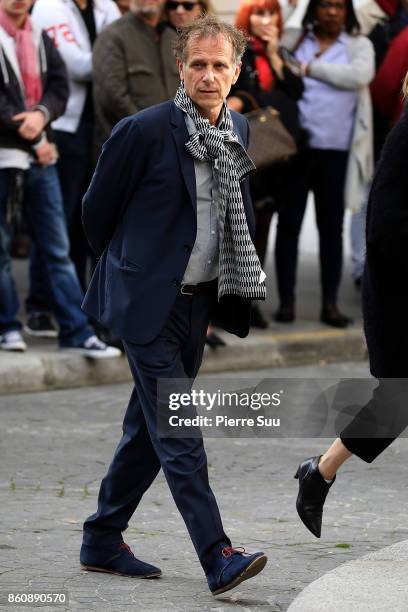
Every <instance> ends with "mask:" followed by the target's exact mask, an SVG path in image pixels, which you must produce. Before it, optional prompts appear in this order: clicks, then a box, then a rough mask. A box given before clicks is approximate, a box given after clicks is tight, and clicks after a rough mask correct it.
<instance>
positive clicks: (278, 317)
mask: <svg viewBox="0 0 408 612" xmlns="http://www.w3.org/2000/svg"><path fill="white" fill-rule="evenodd" d="M274 319H275V321H276V322H277V323H293V321H294V320H295V307H294V306H280V307H279V309H278V310H277V311H276V312H275V315H274Z"/></svg>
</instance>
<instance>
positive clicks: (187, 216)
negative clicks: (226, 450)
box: [80, 16, 267, 595]
mask: <svg viewBox="0 0 408 612" xmlns="http://www.w3.org/2000/svg"><path fill="white" fill-rule="evenodd" d="M244 48H245V39H244V36H243V34H242V33H241V32H239V31H238V30H236V29H235V28H233V27H232V26H230V25H227V24H224V23H222V22H219V21H218V20H217V19H216V18H214V17H209V16H207V17H204V18H202V19H200V20H198V21H196V22H194V23H193V24H192V25H191V26H188V27H187V28H185V29H184V30H183V31H182V33H181V34H180V37H179V40H178V44H177V48H176V56H177V62H178V66H179V70H180V77H181V84H180V88H179V90H178V92H177V94H176V97H175V99H174V100H171V101H168V102H165V103H163V104H160V105H158V106H155V107H151V108H149V109H146V110H144V111H141V112H139V113H137V114H136V115H134V116H132V117H128V118H126V119H124V120H122V121H121V122H120V123H119V124H118V125H117V126H116V127H115V129H114V130H113V132H112V136H111V138H110V139H109V140H108V141H107V143H106V144H105V146H104V148H103V152H102V155H101V158H100V160H99V162H98V166H97V168H96V171H95V174H94V177H93V179H92V182H91V185H90V187H89V190H88V192H87V194H86V196H85V198H84V203H83V222H84V227H85V231H86V234H87V236H88V239H89V242H90V244H91V246H92V247H93V249H94V251H95V253H96V255H97V257H99V263H98V266H97V269H96V271H95V273H94V276H93V278H92V281H91V284H90V287H89V290H88V293H87V295H86V298H85V301H84V308H85V310H86V312H87V313H88V314H90V315H92V316H93V317H95V318H96V319H98V320H99V321H100V322H101V323H102V324H103V325H106V326H107V327H109V328H111V329H112V330H113V331H114V333H116V334H117V335H118V336H119V337H121V338H122V339H123V342H124V346H125V350H126V354H127V357H128V360H129V364H130V368H131V370H132V374H133V378H134V390H133V393H132V396H131V399H130V402H129V405H128V408H127V412H126V415H125V419H124V423H123V437H122V439H121V441H120V443H119V445H118V447H117V449H116V452H115V455H114V458H113V461H112V463H111V465H110V467H109V471H108V473H107V475H106V476H105V477H104V479H103V480H102V484H101V488H100V492H99V498H98V509H97V512H96V513H95V514H93V515H92V516H90V517H89V518H88V519H87V520H86V522H85V524H84V538H83V544H82V548H81V555H80V559H81V564H82V566H83V567H84V568H85V569H90V570H97V571H106V572H111V573H115V574H120V575H126V576H132V577H143V578H147V577H156V576H160V574H161V571H160V569H158V568H157V567H154V566H152V565H149V564H148V563H145V562H143V561H141V560H139V559H137V558H136V557H135V556H134V555H133V553H132V552H131V550H130V548H129V547H128V546H127V544H125V543H124V542H123V539H122V532H123V531H124V530H125V529H126V528H127V526H128V522H129V520H130V518H131V516H132V514H133V513H134V511H135V509H136V507H137V505H138V504H139V502H140V500H141V498H142V496H143V494H144V493H145V491H146V490H147V489H148V488H149V487H150V485H151V484H152V482H153V480H154V479H155V477H156V476H157V474H158V472H159V470H160V468H163V471H164V474H165V477H166V479H167V482H168V485H169V487H170V490H171V493H172V495H173V497H174V500H175V502H176V504H177V506H178V509H179V510H180V513H181V515H182V517H183V519H184V521H185V524H186V527H187V529H188V531H189V534H190V537H191V539H192V541H193V544H194V546H195V549H196V551H197V554H198V557H199V560H200V562H201V565H202V567H203V569H204V572H205V574H206V576H207V581H208V584H209V587H210V590H211V592H212V593H213V594H214V595H217V594H219V593H222V592H224V591H227V590H229V589H231V588H233V587H235V586H237V585H238V584H239V583H240V582H242V581H243V580H246V579H247V578H251V577H252V576H255V575H256V574H257V573H259V572H260V571H261V570H262V569H263V567H264V566H265V564H266V561H267V559H266V556H265V555H264V554H263V553H262V552H256V553H253V554H247V553H245V552H241V550H239V549H236V548H233V547H232V546H231V541H230V539H229V538H228V536H227V535H226V534H225V532H224V529H223V526H222V522H221V517H220V514H219V510H218V506H217V503H216V500H215V497H214V495H213V493H212V491H211V488H210V485H209V482H208V470H207V459H206V454H205V450H204V446H203V441H202V438H201V437H199V438H171V437H169V438H165V437H160V435H159V434H158V431H157V404H158V401H157V385H158V381H159V380H161V379H185V378H194V377H195V376H196V374H197V372H198V369H199V367H200V364H201V359H202V354H203V349H204V342H205V335H206V330H207V326H208V323H209V321H210V319H211V318H212V317H214V316H216V317H217V320H218V321H219V322H221V324H222V325H223V327H224V328H225V329H227V330H228V331H230V332H232V333H235V334H237V335H238V336H241V337H244V336H246V335H247V333H248V330H249V316H250V315H249V313H250V305H251V300H252V299H265V283H264V278H265V275H264V273H263V271H262V270H261V267H260V264H259V260H258V258H257V256H256V252H255V249H254V245H253V240H252V239H253V235H254V219H253V213H252V206H251V200H250V195H249V188H248V179H247V175H248V174H249V173H250V172H251V171H252V170H253V169H254V165H253V163H252V161H251V160H250V159H249V157H248V156H247V154H246V147H247V144H248V131H249V129H248V123H247V121H246V119H245V118H244V117H242V116H241V115H239V114H236V113H233V112H230V111H229V109H228V107H227V105H226V102H225V99H226V96H227V95H228V93H229V91H230V87H231V85H232V84H233V83H235V81H236V80H237V78H238V75H239V71H240V59H241V56H242V53H243V51H244Z"/></svg>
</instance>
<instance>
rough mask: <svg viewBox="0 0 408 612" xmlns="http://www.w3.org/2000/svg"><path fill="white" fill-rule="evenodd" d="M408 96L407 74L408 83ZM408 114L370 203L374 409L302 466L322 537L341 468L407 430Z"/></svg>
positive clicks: (312, 517) (304, 489)
mask: <svg viewBox="0 0 408 612" xmlns="http://www.w3.org/2000/svg"><path fill="white" fill-rule="evenodd" d="M404 92H405V96H407V94H408V75H407V77H406V78H405V84H404ZM407 159H408V109H407V108H405V111H404V114H403V116H402V117H401V119H400V121H399V122H398V123H397V125H396V126H395V127H394V128H393V130H392V131H391V132H390V134H389V136H388V138H387V140H386V143H385V145H384V149H383V152H382V155H381V158H380V161H379V164H378V167H377V171H376V175H375V178H374V182H373V185H372V189H371V194H370V198H369V202H368V213H367V226H366V241H367V256H366V263H365V270H364V277H363V314H364V329H365V336H366V340H367V347H368V354H369V360H370V371H371V374H372V375H373V376H374V377H375V378H378V379H379V385H378V387H377V388H376V389H375V391H374V393H373V397H372V399H371V400H370V402H369V403H368V404H367V405H365V406H364V407H363V408H362V409H361V410H360V412H359V413H358V414H357V416H356V417H355V418H353V419H352V421H351V422H350V423H349V424H348V425H347V426H346V427H345V428H344V429H343V430H342V432H341V434H340V436H339V438H337V439H336V440H335V441H334V442H333V444H332V445H331V446H330V448H329V449H328V450H327V451H326V452H325V453H324V454H323V455H321V456H318V457H312V458H311V459H307V460H306V461H304V462H303V463H301V464H300V466H299V468H298V471H297V473H296V476H295V477H296V478H299V495H298V499H297V510H298V513H299V516H300V518H301V519H302V521H303V522H304V524H305V525H306V527H307V528H308V529H310V531H311V532H312V533H313V534H314V535H316V536H317V537H320V531H321V522H322V511H323V504H324V501H325V498H326V495H327V493H328V491H329V489H330V487H331V485H332V484H333V482H334V480H335V477H336V472H337V470H338V469H339V467H340V466H341V465H342V464H343V463H344V462H345V461H346V460H347V459H349V457H351V456H352V455H357V456H358V457H360V459H362V460H363V461H366V462H367V463H371V462H372V461H374V459H375V458H376V457H377V456H378V455H380V453H382V452H383V451H384V450H385V449H386V448H387V447H388V446H389V445H390V444H391V443H392V442H393V440H394V439H395V438H396V437H397V436H398V435H399V434H400V433H401V432H402V431H403V430H404V429H405V427H406V425H407V424H408V410H407V405H408V360H407V347H408V316H407V313H408V289H407V279H408V172H407Z"/></svg>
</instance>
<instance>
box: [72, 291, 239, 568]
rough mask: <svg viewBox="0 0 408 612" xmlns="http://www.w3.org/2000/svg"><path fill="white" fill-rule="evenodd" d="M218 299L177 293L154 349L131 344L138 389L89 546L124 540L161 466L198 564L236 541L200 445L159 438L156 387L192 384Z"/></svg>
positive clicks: (89, 528) (88, 526) (87, 532)
mask: <svg viewBox="0 0 408 612" xmlns="http://www.w3.org/2000/svg"><path fill="white" fill-rule="evenodd" d="M215 300H216V284H215V285H214V287H213V288H211V289H210V290H208V291H206V292H203V293H198V294H197V295H194V296H185V295H182V294H179V295H178V297H177V300H176V302H175V305H174V307H173V310H172V312H171V314H170V316H169V318H168V320H167V323H166V325H165V327H164V328H163V330H162V331H161V333H160V334H159V336H158V337H157V338H156V339H155V340H154V341H153V342H151V343H150V344H146V345H137V344H132V343H129V342H125V343H124V344H125V350H126V354H127V357H128V360H129V365H130V368H131V370H132V374H133V379H134V383H135V386H134V390H133V393H132V396H131V398H130V402H129V405H128V408H127V411H126V415H125V419H124V422H123V437H122V439H121V441H120V443H119V446H118V447H117V449H116V452H115V455H114V458H113V461H112V463H111V465H110V467H109V471H108V473H107V475H106V476H105V478H104V479H103V480H102V484H101V488H100V492H99V498H98V510H97V512H96V514H94V515H92V516H91V517H89V518H88V519H87V520H86V522H85V524H84V543H85V544H91V545H95V546H103V545H106V544H109V543H115V542H118V541H121V532H122V531H124V530H125V529H126V528H127V526H128V522H129V520H130V518H131V516H132V514H133V513H134V511H135V509H136V508H137V506H138V504H139V502H140V500H141V498H142V496H143V494H144V493H145V491H147V489H148V488H149V487H150V485H151V484H152V482H153V481H154V479H155V478H156V476H157V474H158V472H159V470H160V467H162V468H163V472H164V475H165V477H166V479H167V483H168V485H169V487H170V491H171V493H172V495H173V497H174V500H175V502H176V504H177V507H178V509H179V511H180V513H181V515H182V517H183V519H184V521H185V524H186V526H187V529H188V531H189V534H190V537H191V539H192V541H193V544H194V546H195V549H196V551H197V554H198V556H199V558H200V561H201V562H202V564H203V565H204V567H205V556H206V552H208V551H209V550H210V549H211V548H212V547H213V546H214V544H216V543H217V542H226V543H227V544H230V540H229V539H228V537H227V536H226V534H225V533H224V530H223V526H222V523H221V517H220V514H219V510H218V506H217V503H216V500H215V497H214V495H213V492H212V491H211V488H210V485H209V482H208V470H207V457H206V453H205V450H204V446H203V441H202V438H197V439H195V438H160V437H159V436H158V432H157V423H156V418H157V382H158V380H159V379H160V378H179V379H180V378H194V377H195V376H196V374H197V372H198V369H199V367H200V364H201V360H202V354H203V350H204V343H205V335H206V330H207V326H208V323H209V320H210V318H211V314H212V310H213V307H214V305H215Z"/></svg>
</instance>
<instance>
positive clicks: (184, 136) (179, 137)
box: [170, 104, 197, 211]
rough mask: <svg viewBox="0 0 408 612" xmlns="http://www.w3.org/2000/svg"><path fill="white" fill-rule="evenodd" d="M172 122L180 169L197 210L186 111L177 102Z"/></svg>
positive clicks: (172, 107)
mask: <svg viewBox="0 0 408 612" xmlns="http://www.w3.org/2000/svg"><path fill="white" fill-rule="evenodd" d="M170 112H171V120H170V121H171V124H172V128H173V138H174V142H175V144H176V149H177V156H178V159H179V163H180V169H181V172H182V175H183V178H184V182H185V184H186V187H187V191H188V194H189V196H190V200H191V204H192V206H193V208H194V210H195V211H196V210H197V191H196V177H195V170H194V160H193V158H192V157H191V155H190V154H189V153H188V152H187V149H186V142H187V141H188V139H189V134H188V130H187V126H186V122H185V119H184V113H183V111H182V110H180V109H179V108H178V107H177V106H176V105H175V104H172V106H171V111H170Z"/></svg>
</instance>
